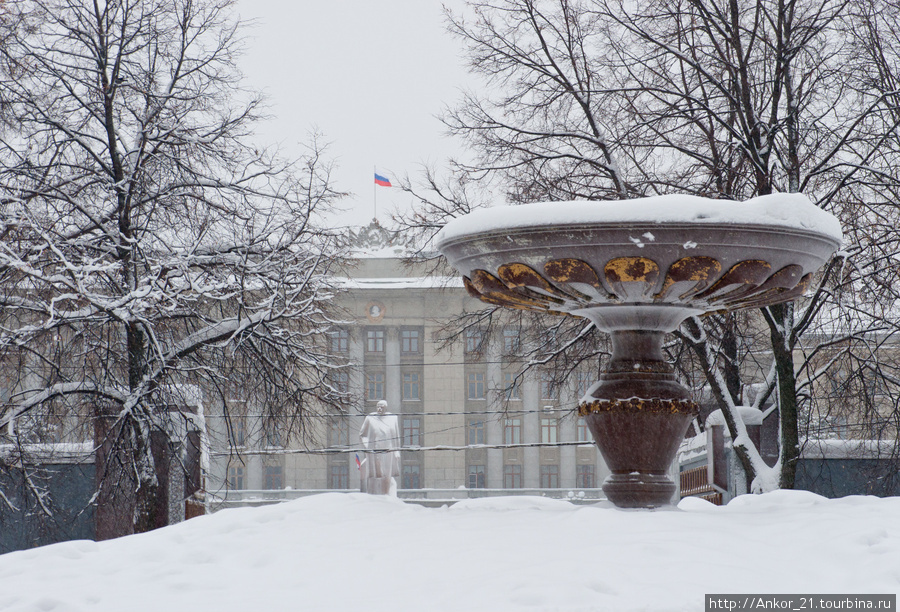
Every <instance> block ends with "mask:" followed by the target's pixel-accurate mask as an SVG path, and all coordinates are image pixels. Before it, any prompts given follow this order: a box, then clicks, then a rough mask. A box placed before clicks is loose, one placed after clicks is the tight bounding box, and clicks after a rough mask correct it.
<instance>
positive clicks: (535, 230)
mask: <svg viewBox="0 0 900 612" xmlns="http://www.w3.org/2000/svg"><path fill="white" fill-rule="evenodd" d="M436 243H437V247H438V248H439V249H440V250H441V252H442V253H443V254H444V255H445V256H446V257H447V259H448V261H449V262H450V263H451V264H452V265H453V266H454V267H455V268H457V269H458V270H459V271H460V272H461V273H462V274H463V282H464V284H465V287H466V289H467V290H468V292H469V294H470V295H472V296H473V297H475V298H478V299H480V300H482V301H484V302H486V303H488V304H493V305H499V306H505V307H509V308H517V309H526V310H534V311H538V312H544V313H547V314H555V315H574V316H582V317H586V318H588V319H590V320H591V321H592V322H593V323H594V325H595V326H596V327H597V328H598V329H599V330H601V331H604V332H606V333H609V334H610V335H611V337H612V344H613V354H612V358H611V359H610V361H609V363H608V365H607V367H606V369H605V371H604V372H603V374H602V375H601V377H600V380H599V381H598V382H597V383H596V384H595V385H594V386H593V387H591V389H590V391H589V392H588V394H587V395H586V396H585V397H584V398H582V402H581V404H580V406H579V409H578V410H579V413H580V414H581V415H582V416H584V418H585V421H586V422H587V425H588V427H589V428H590V430H591V433H592V434H593V436H594V440H595V441H596V443H597V446H598V447H599V449H600V452H601V453H602V454H603V457H604V459H605V460H606V463H607V465H608V466H609V468H610V470H611V471H612V474H611V476H610V477H609V478H608V479H607V480H606V482H605V483H604V484H603V490H604V492H605V493H606V495H607V496H608V498H609V499H610V500H611V501H612V502H613V503H615V504H616V505H618V506H621V507H626V508H652V507H656V506H661V505H664V504H668V503H670V501H671V499H672V496H673V493H674V492H675V484H674V483H673V482H672V481H671V480H670V479H669V477H668V471H669V466H670V465H671V463H672V460H673V459H674V457H675V453H676V451H677V449H678V446H679V444H680V443H681V440H682V439H683V438H684V434H685V432H686V431H687V428H688V426H689V424H690V421H691V419H692V418H693V417H694V416H695V415H696V414H697V412H698V406H697V404H696V403H694V402H693V401H691V397H690V393H689V391H688V390H687V389H686V388H685V387H684V386H682V385H681V384H679V383H678V381H677V380H676V378H675V375H674V372H673V370H672V368H671V366H669V364H668V363H667V362H666V360H665V358H664V356H663V353H662V342H663V339H664V336H665V334H666V333H668V332H671V331H673V330H675V329H676V328H677V327H678V326H679V325H680V324H681V323H682V322H683V321H684V320H685V319H686V318H687V317H689V316H692V315H702V314H704V313H708V312H716V311H718V312H725V311H729V310H735V309H739V308H751V307H760V306H767V305H769V304H775V303H778V302H783V301H788V300H792V299H795V298H797V297H800V296H802V295H803V293H804V292H805V291H806V289H807V287H808V286H809V284H810V281H811V279H812V276H813V273H814V272H815V271H816V270H817V269H818V268H819V267H820V266H821V265H822V263H824V262H825V261H826V260H827V259H828V258H829V257H831V255H832V254H833V253H834V251H835V250H836V249H837V247H838V246H840V243H841V230H840V225H839V224H838V222H837V220H836V219H835V218H834V217H833V216H831V215H829V214H828V213H825V212H824V211H822V210H821V209H819V208H817V207H815V206H813V205H812V204H811V203H810V202H809V200H807V199H806V198H805V197H804V196H802V195H799V194H791V195H784V194H781V195H775V196H764V197H761V198H756V199H755V200H750V201H748V202H728V201H722V200H706V199H703V198H695V197H688V196H660V197H656V198H645V199H641V200H626V201H619V202H547V203H542V204H527V205H523V206H515V207H497V208H490V209H484V210H481V211H477V212H475V213H471V214H469V215H466V216H464V217H461V218H459V219H456V220H454V221H452V222H451V223H449V224H448V225H447V226H446V227H445V228H444V229H443V230H442V231H441V232H440V233H439V234H438V236H437V237H436Z"/></svg>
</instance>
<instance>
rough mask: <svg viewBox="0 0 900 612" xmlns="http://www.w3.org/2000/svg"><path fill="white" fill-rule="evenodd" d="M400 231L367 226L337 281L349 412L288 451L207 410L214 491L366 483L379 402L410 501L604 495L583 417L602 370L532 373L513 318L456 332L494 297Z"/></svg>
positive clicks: (242, 498) (333, 340)
mask: <svg viewBox="0 0 900 612" xmlns="http://www.w3.org/2000/svg"><path fill="white" fill-rule="evenodd" d="M391 238H392V237H391V234H390V233H389V232H387V231H386V230H384V229H382V228H381V227H380V226H378V225H377V224H373V225H371V226H369V227H368V228H364V229H363V230H362V231H360V233H359V234H358V235H357V236H356V237H355V242H356V245H357V251H356V252H355V253H354V264H355V265H354V266H353V267H352V274H351V275H349V276H348V277H346V278H342V279H339V284H340V286H341V288H342V291H341V293H340V294H339V295H338V296H337V297H336V301H335V306H336V314H335V316H336V318H337V319H339V320H340V322H339V323H337V324H336V325H335V326H334V328H333V329H332V330H331V332H330V334H329V337H328V347H327V348H328V351H329V352H330V353H331V355H332V357H333V358H334V360H335V361H336V362H338V363H343V364H346V367H345V368H343V369H340V370H337V371H335V372H334V373H333V375H332V382H333V384H334V386H335V387H338V388H341V389H343V390H346V391H347V392H348V394H349V397H350V401H349V402H348V404H347V405H346V409H345V410H344V411H343V412H335V413H334V414H331V415H323V416H321V417H319V418H316V419H314V420H313V421H314V427H313V429H314V430H315V431H314V432H312V433H313V435H312V436H311V437H310V440H308V441H307V442H306V444H305V445H300V444H298V443H296V442H294V443H291V442H287V443H285V445H284V447H277V446H276V445H272V444H270V442H271V440H268V439H267V436H266V435H265V432H264V431H263V429H264V428H263V427H261V426H259V425H258V424H257V425H252V424H251V423H252V422H253V416H252V414H248V415H247V420H248V424H247V425H239V428H240V429H241V430H242V432H245V433H242V434H241V436H242V440H240V441H241V442H242V445H241V447H240V448H238V449H234V451H241V452H240V453H238V452H230V450H228V449H225V448H223V446H227V445H222V444H221V442H222V441H223V440H227V438H228V436H227V435H224V434H226V433H227V432H224V431H222V427H221V426H220V427H218V429H219V431H218V435H216V432H215V431H214V430H215V429H216V427H215V425H214V424H213V423H212V422H213V421H214V420H215V419H211V418H210V419H208V420H209V421H210V423H209V425H208V426H209V427H210V429H211V431H212V432H213V433H211V446H212V451H213V452H212V458H213V460H212V463H211V479H210V480H211V483H210V484H211V485H212V486H211V487H210V491H211V492H213V494H214V497H215V498H216V499H219V500H220V501H222V502H225V503H227V504H228V505H230V504H233V503H243V502H247V501H248V500H251V499H253V500H271V499H283V498H285V497H292V496H296V495H302V494H305V493H308V492H313V491H322V490H359V485H360V483H359V471H358V469H357V464H356V459H357V457H360V458H361V457H362V453H361V451H360V444H359V435H358V434H359V429H360V427H361V425H362V421H363V419H364V418H365V415H366V414H368V413H370V412H373V411H374V410H375V405H376V403H377V402H378V401H380V400H385V401H387V403H388V406H389V408H388V409H389V411H390V412H392V413H394V414H397V415H398V417H399V421H400V437H401V440H400V441H399V442H400V446H401V447H402V452H401V457H402V466H401V475H400V478H399V479H398V480H399V482H398V483H397V485H398V489H399V490H400V495H401V497H410V498H416V497H426V494H425V493H426V492H428V491H432V492H433V491H441V492H443V493H442V494H438V497H447V496H451V497H453V498H459V497H460V496H463V497H464V496H468V495H470V494H471V495H486V494H494V493H497V494H499V493H515V492H522V493H535V492H537V493H539V494H545V495H553V496H568V497H571V496H572V495H575V496H576V497H577V498H578V499H581V498H584V499H596V498H597V497H598V496H600V495H601V493H600V492H599V487H600V484H601V483H602V482H603V479H604V478H605V477H606V475H607V474H608V470H607V469H606V466H605V464H604V463H603V461H602V458H601V457H600V454H599V452H598V451H597V449H596V447H595V446H594V445H593V442H592V438H591V435H590V433H589V431H588V430H587V427H586V426H585V425H584V423H583V421H582V420H581V419H580V418H579V417H578V416H577V414H576V413H575V407H576V405H577V398H578V397H580V396H581V395H583V394H584V392H585V391H586V389H587V387H588V386H589V385H590V384H591V383H593V382H594V378H595V376H594V374H593V373H584V374H583V375H579V376H577V377H576V380H573V381H572V383H571V384H570V385H563V386H561V387H560V388H556V387H555V386H553V385H552V384H550V382H549V378H544V377H542V375H541V373H540V372H539V371H537V370H536V369H532V370H529V371H527V372H525V373H524V374H522V366H521V363H520V362H519V361H518V360H517V359H516V358H515V354H516V353H517V352H518V351H517V349H518V343H519V342H520V338H519V332H518V330H517V329H513V328H503V329H494V330H493V331H492V333H490V334H488V333H487V332H486V331H485V330H483V329H481V328H479V327H478V326H477V325H473V326H471V327H469V328H468V329H466V330H465V331H464V332H462V333H460V334H459V337H458V338H457V339H455V340H454V341H449V342H448V341H447V340H446V336H447V331H446V325H447V323H448V322H449V321H451V320H453V319H454V318H456V317H458V316H460V315H462V314H463V313H466V312H474V311H478V310H481V309H483V307H484V305H483V304H482V303H481V302H478V301H476V300H474V299H472V298H471V297H469V296H468V294H467V293H466V291H465V289H464V288H463V286H462V282H461V279H460V278H459V277H440V276H435V275H432V274H429V273H428V271H427V270H426V269H425V268H423V267H416V266H408V265H406V264H405V263H404V261H403V258H402V255H403V253H402V250H401V249H398V248H392V247H391V246H390V240H391ZM217 440H218V442H217ZM451 492H452V494H451ZM470 492H471V493H470Z"/></svg>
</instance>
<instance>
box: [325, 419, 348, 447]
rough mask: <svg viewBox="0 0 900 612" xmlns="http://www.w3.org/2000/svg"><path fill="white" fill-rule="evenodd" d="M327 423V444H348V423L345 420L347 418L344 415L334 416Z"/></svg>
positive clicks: (333, 445)
mask: <svg viewBox="0 0 900 612" xmlns="http://www.w3.org/2000/svg"><path fill="white" fill-rule="evenodd" d="M329 425H330V427H329V429H328V445H329V446H331V447H332V448H333V447H337V446H350V423H348V422H347V419H346V418H345V417H334V418H332V419H331V422H330V423H329Z"/></svg>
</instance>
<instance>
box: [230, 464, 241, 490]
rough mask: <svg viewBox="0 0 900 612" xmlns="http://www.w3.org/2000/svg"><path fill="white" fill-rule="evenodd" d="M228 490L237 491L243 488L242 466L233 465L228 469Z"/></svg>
mask: <svg viewBox="0 0 900 612" xmlns="http://www.w3.org/2000/svg"><path fill="white" fill-rule="evenodd" d="M228 488H230V489H235V490H238V491H239V490H241V489H243V488H244V466H242V465H235V466H232V467H230V468H228Z"/></svg>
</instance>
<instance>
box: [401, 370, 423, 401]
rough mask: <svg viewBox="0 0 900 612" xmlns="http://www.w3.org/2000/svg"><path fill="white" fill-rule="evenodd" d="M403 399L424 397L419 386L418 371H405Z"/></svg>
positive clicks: (412, 399) (416, 399)
mask: <svg viewBox="0 0 900 612" xmlns="http://www.w3.org/2000/svg"><path fill="white" fill-rule="evenodd" d="M403 399H404V400H406V401H418V400H420V399H422V396H421V393H420V388H419V374H418V373H417V372H404V373H403Z"/></svg>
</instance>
